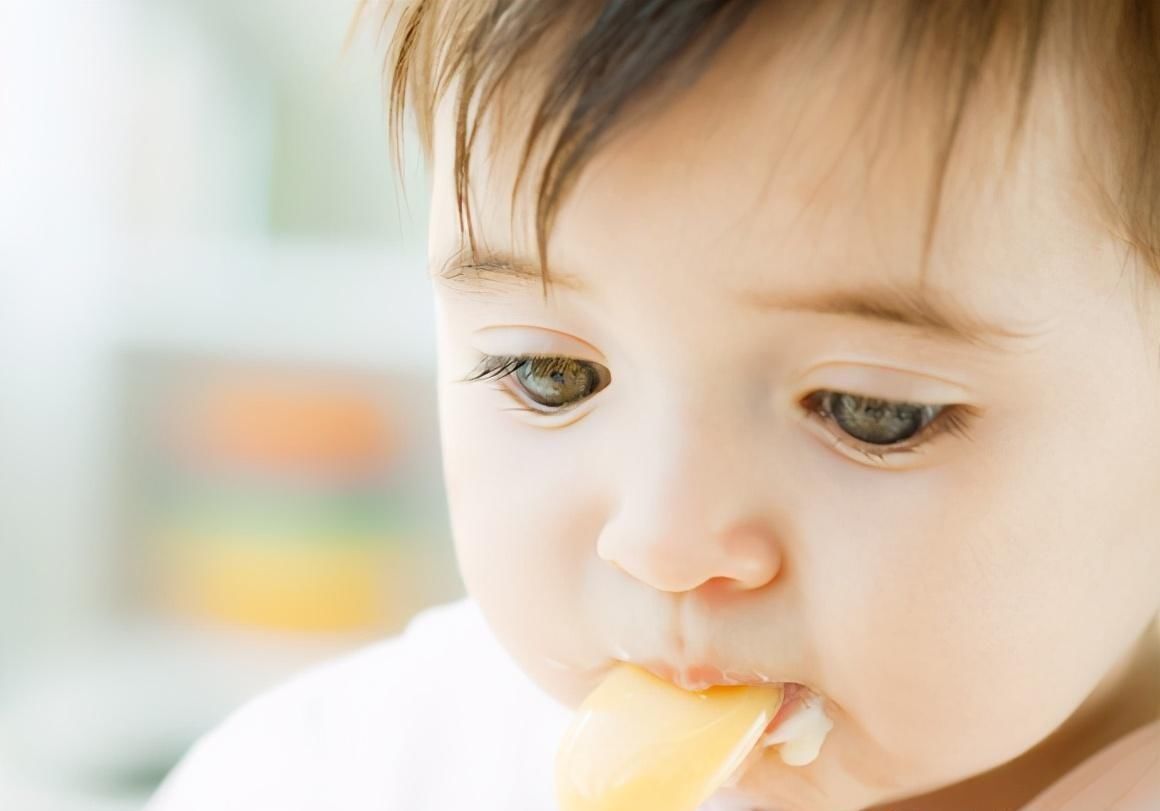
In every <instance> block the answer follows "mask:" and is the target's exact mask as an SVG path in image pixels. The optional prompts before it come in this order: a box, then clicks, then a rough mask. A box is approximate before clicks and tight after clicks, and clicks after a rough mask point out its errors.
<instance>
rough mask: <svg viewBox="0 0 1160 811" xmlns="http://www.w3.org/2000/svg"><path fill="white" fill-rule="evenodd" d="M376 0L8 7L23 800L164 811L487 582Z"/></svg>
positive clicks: (17, 677) (3, 482) (5, 618)
mask: <svg viewBox="0 0 1160 811" xmlns="http://www.w3.org/2000/svg"><path fill="white" fill-rule="evenodd" d="M354 12H355V2H354V0H338V1H337V2H336V0H53V1H52V2H33V1H32V0H0V808H3V809H13V810H14V811H39V810H41V809H43V810H45V811H71V810H72V809H84V810H85V811H101V810H103V809H118V811H120V810H121V809H139V808H141V807H142V806H143V805H144V801H145V799H146V798H147V797H148V795H149V794H150V793H151V791H152V790H153V788H154V787H155V786H156V785H157V783H158V782H159V781H160V780H161V778H162V777H163V776H164V775H165V774H166V772H167V771H168V770H169V769H170V768H171V767H172V766H173V765H174V763H175V762H176V761H177V760H178V759H179V758H180V756H181V755H182V753H183V752H184V751H185V750H186V748H187V747H188V746H189V745H190V743H191V742H192V741H193V740H194V739H195V738H196V737H197V736H198V735H200V734H201V733H202V732H204V731H205V730H207V729H208V728H209V727H211V726H213V725H214V724H216V723H217V722H218V721H220V720H221V719H222V717H223V716H224V715H225V714H226V713H227V712H229V711H230V710H231V709H232V708H234V707H236V706H237V705H238V704H239V703H240V702H242V701H244V700H245V699H246V698H248V697H249V696H251V695H253V694H254V693H256V692H258V691H260V690H261V689H263V688H265V687H267V686H269V685H271V684H273V683H275V682H277V681H280V680H282V679H284V678H286V677H287V676H288V675H289V674H291V673H293V672H295V671H297V670H299V669H301V668H303V667H306V666H308V665H310V664H311V663H313V662H317V661H319V660H321V659H324V658H328V657H331V656H334V655H336V654H338V653H341V652H342V651H344V650H348V649H350V648H353V647H356V646H359V645H362V644H365V643H366V642H368V641H370V640H372V639H375V638H378V637H381V636H383V635H387V634H391V633H394V632H396V631H398V630H400V629H401V628H402V627H403V626H404V625H405V623H406V622H407V620H408V619H409V618H410V617H411V616H412V615H413V614H414V613H415V612H416V611H418V610H420V609H422V608H423V607H425V606H428V605H432V604H435V603H439V602H445V601H447V600H451V599H455V598H457V597H458V596H460V594H461V593H462V587H461V584H460V582H459V580H458V578H457V575H456V573H455V569H454V564H453V558H452V553H451V545H450V539H449V530H448V527H447V523H446V520H447V519H446V514H445V503H444V496H443V492H442V490H441V481H440V470H439V457H438V448H437V436H436V421H435V399H434V339H433V323H432V313H431V302H430V297H429V295H428V289H427V283H426V278H425V273H424V259H423V247H424V245H423V243H424V230H425V222H424V216H425V208H426V199H425V196H426V182H425V178H424V177H423V172H422V167H421V165H420V162H419V161H418V160H417V158H416V156H415V155H414V154H410V153H409V154H408V155H407V156H406V159H405V162H406V163H407V164H408V170H407V172H406V173H405V174H406V176H407V181H408V182H407V188H406V194H405V195H404V194H403V191H402V187H401V186H400V183H399V182H398V179H397V178H396V176H395V174H394V172H393V169H392V164H391V160H390V150H389V146H388V143H387V138H386V127H385V115H384V112H383V104H382V96H381V92H380V71H379V65H380V59H381V53H382V42H381V38H382V37H383V36H385V33H386V32H383V31H381V30H380V26H379V24H378V21H377V20H374V19H371V18H368V19H366V20H364V21H363V22H362V23H361V25H360V26H359V27H358V28H357V29H356V31H355V33H354V34H353V36H352V37H351V38H350V40H349V42H348V41H347V40H348V28H349V26H350V24H351V22H352V17H353V15H354ZM404 197H405V199H404Z"/></svg>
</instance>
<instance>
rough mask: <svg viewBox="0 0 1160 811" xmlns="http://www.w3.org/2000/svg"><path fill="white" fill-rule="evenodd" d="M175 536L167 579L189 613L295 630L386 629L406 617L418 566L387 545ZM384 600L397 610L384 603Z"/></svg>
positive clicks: (174, 598) (171, 595)
mask: <svg viewBox="0 0 1160 811" xmlns="http://www.w3.org/2000/svg"><path fill="white" fill-rule="evenodd" d="M176 541H177V539H175V538H171V539H170V544H169V548H170V550H172V551H171V553H170V555H171V557H170V559H169V560H168V561H167V564H168V565H166V567H165V568H166V569H167V570H168V571H166V572H164V574H163V577H162V580H163V581H164V586H163V590H164V592H165V593H166V596H165V599H166V600H167V601H168V602H170V603H171V604H175V605H176V606H177V607H179V608H180V609H181V610H182V611H184V612H185V613H189V614H195V615H200V616H210V617H215V618H217V619H221V620H225V621H228V622H231V623H236V624H241V625H250V626H261V627H264V628H274V629H283V630H292V631H348V630H351V631H353V630H362V629H367V628H381V627H383V625H384V623H393V622H394V620H395V618H396V617H399V616H402V614H403V609H404V608H405V607H406V605H407V604H408V599H409V595H408V594H407V593H406V591H407V586H406V583H405V582H403V581H404V580H405V579H406V578H407V577H408V576H413V571H414V561H406V560H400V559H398V558H400V557H401V551H400V550H399V549H398V548H397V547H395V548H392V547H388V546H386V545H384V544H382V543H373V544H372V543H356V542H350V541H346V542H344V541H343V540H342V539H333V540H331V541H329V542H318V543H312V544H302V543H297V544H295V543H268V542H264V541H262V540H255V539H253V538H246V537H226V536H223V535H216V536H208V535H202V536H198V537H185V538H182V539H181V540H180V542H176ZM385 601H391V602H397V603H398V605H384V602H385Z"/></svg>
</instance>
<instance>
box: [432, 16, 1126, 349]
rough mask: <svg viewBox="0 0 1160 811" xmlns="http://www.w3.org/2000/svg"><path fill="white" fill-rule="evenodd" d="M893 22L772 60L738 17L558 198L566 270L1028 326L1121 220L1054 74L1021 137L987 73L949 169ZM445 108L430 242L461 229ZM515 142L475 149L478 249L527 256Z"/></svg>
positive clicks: (491, 139)
mask: <svg viewBox="0 0 1160 811" xmlns="http://www.w3.org/2000/svg"><path fill="white" fill-rule="evenodd" d="M882 36H883V35H882V31H880V30H877V29H875V28H874V27H873V26H867V27H866V28H863V29H859V30H857V31H851V32H847V35H846V36H843V37H840V38H838V39H831V40H820V39H819V38H816V37H808V36H807V37H801V38H800V43H799V44H798V45H797V46H795V47H791V48H788V49H778V50H776V51H775V53H776V56H773V57H770V56H769V55H768V52H769V48H768V34H767V33H766V32H763V31H761V30H760V26H750V27H749V28H747V29H745V30H744V31H743V32H742V34H741V35H740V36H738V37H737V38H736V40H735V41H733V42H731V43H730V45H729V46H728V47H727V48H726V49H725V50H724V51H723V52H722V53H721V54H720V55H719V56H718V58H717V59H716V60H715V61H714V62H713V64H712V65H711V66H710V68H709V69H708V70H707V71H706V72H705V73H704V74H703V75H702V76H701V78H700V79H699V81H698V82H697V83H696V84H695V85H694V86H693V87H691V88H689V89H688V90H686V91H684V92H683V93H681V94H680V95H678V96H677V97H676V98H675V99H674V100H672V101H671V102H669V103H666V104H664V105H663V106H659V107H652V108H647V107H646V108H642V112H641V114H640V115H638V116H635V117H633V118H631V119H628V120H627V124H626V126H625V127H623V128H621V129H619V130H617V131H616V133H615V135H614V137H612V138H611V139H610V140H609V141H608V142H607V143H605V144H603V145H602V148H601V149H600V150H599V151H598V152H597V153H596V155H595V157H594V158H593V160H592V161H591V162H590V163H589V164H588V165H587V166H586V168H585V170H584V171H583V172H582V174H581V176H580V178H579V180H578V183H577V185H576V186H575V188H573V189H572V191H571V192H570V194H569V195H568V197H567V198H566V199H565V201H564V203H563V205H562V206H561V209H560V213H559V216H558V219H557V222H556V226H555V229H554V231H553V233H552V235H551V240H550V245H549V247H550V252H549V257H550V260H551V261H550V265H551V267H552V268H553V270H555V269H556V268H559V269H560V270H561V271H564V270H567V271H568V272H571V273H575V274H576V275H578V276H582V277H583V278H584V279H585V281H586V282H590V283H591V285H590V286H592V287H594V288H597V289H603V290H606V291H611V290H614V289H618V290H620V291H626V290H629V289H632V288H633V287H637V288H640V289H651V290H653V291H654V292H655V293H657V294H658V295H664V291H703V292H704V293H706V294H709V293H720V294H721V295H724V296H730V295H731V296H736V295H737V294H738V293H745V292H747V291H753V290H764V291H769V292H770V293H773V292H785V293H792V294H803V295H804V294H809V293H812V292H816V291H819V290H823V289H827V288H833V287H835V286H838V285H844V286H846V287H850V286H858V285H860V284H863V283H871V282H873V283H881V282H887V283H889V284H891V285H895V286H897V287H898V288H900V289H907V288H913V289H919V288H920V286H921V285H925V286H926V287H927V288H928V289H932V290H936V291H944V292H946V293H947V294H948V295H951V296H953V297H955V298H956V299H958V300H959V301H961V302H962V303H963V304H964V305H965V307H966V309H969V310H974V311H977V312H978V313H980V315H984V314H987V315H993V316H994V319H992V320H995V321H999V322H1003V323H1007V324H1009V325H1011V326H1012V327H1013V328H1015V329H1018V328H1019V327H1020V325H1030V324H1034V323H1039V322H1041V321H1042V320H1045V319H1047V318H1050V317H1052V315H1053V314H1052V313H1050V312H1048V311H1047V304H1046V302H1045V300H1044V297H1043V295H1042V294H1043V289H1044V287H1045V286H1048V287H1052V288H1054V289H1064V288H1067V287H1069V286H1071V287H1072V288H1075V287H1080V288H1082V287H1083V286H1085V285H1086V286H1088V287H1089V288H1090V285H1091V284H1092V282H1093V273H1092V268H1093V265H1094V264H1095V265H1098V264H1099V263H1093V262H1092V259H1093V256H1095V255H1098V256H1104V255H1106V254H1107V252H1108V240H1107V236H1108V235H1107V234H1106V233H1105V231H1104V229H1102V228H1101V227H1100V226H1099V224H1098V223H1096V222H1095V221H1094V218H1093V217H1091V216H1090V214H1089V211H1088V208H1087V207H1085V205H1084V203H1083V186H1082V184H1081V183H1080V182H1079V179H1078V178H1079V175H1078V172H1077V171H1076V167H1075V164H1076V162H1075V160H1074V159H1073V144H1072V141H1071V140H1070V139H1069V138H1068V137H1066V135H1065V133H1067V132H1068V126H1067V120H1066V119H1067V117H1068V112H1067V111H1066V110H1065V105H1064V104H1062V102H1061V101H1060V98H1059V94H1058V93H1057V90H1056V86H1055V84H1054V83H1053V81H1052V77H1051V75H1050V71H1049V70H1048V71H1046V75H1043V76H1040V77H1038V78H1037V90H1036V92H1035V93H1034V94H1033V95H1032V97H1031V99H1030V104H1029V109H1028V115H1027V119H1026V125H1025V129H1024V131H1023V136H1022V137H1021V138H1020V139H1019V140H1018V141H1012V140H1011V134H1012V129H1011V126H1012V123H1013V118H1012V116H1013V111H1014V98H1013V97H1012V94H1011V93H1010V92H1008V91H1007V90H1006V89H1005V88H1003V87H1001V86H996V84H997V83H992V84H990V85H988V83H987V82H986V81H984V82H983V83H982V86H981V87H980V89H979V92H978V95H977V96H976V97H975V99H974V100H973V101H972V102H971V103H970V104H969V105H968V106H967V108H966V110H965V115H964V118H963V121H962V126H961V129H960V133H959V136H958V138H957V139H956V141H955V143H954V153H953V154H952V155H951V157H950V159H949V160H948V161H947V163H946V172H945V175H943V176H942V177H941V178H940V173H939V171H938V167H939V166H940V162H941V160H942V158H943V155H942V147H943V146H944V144H943V141H942V139H941V138H940V134H941V133H942V130H941V129H940V127H939V123H940V116H941V115H943V114H945V113H946V108H945V107H944V106H943V104H942V102H941V101H940V99H939V98H938V88H937V87H936V86H935V85H936V83H934V82H928V81H926V80H924V78H923V76H922V75H921V74H919V75H917V76H900V75H898V71H897V69H896V68H895V67H893V66H891V65H889V64H887V63H886V61H885V60H884V58H883V53H882V51H883V48H884V47H885V46H884V45H883V38H882ZM441 118H442V120H441V121H440V122H438V126H437V129H436V147H435V170H436V171H435V184H436V196H435V217H436V220H437V223H439V222H441V223H443V225H442V226H439V225H438V224H437V226H436V228H435V229H434V230H433V232H432V240H433V244H432V255H433V259H435V258H436V257H439V258H443V259H445V258H446V257H447V256H448V255H449V254H450V253H451V252H452V250H453V242H454V241H455V240H454V236H455V235H456V234H457V229H456V228H454V227H453V226H452V225H450V223H453V221H454V203H453V196H452V195H451V194H450V190H451V189H452V188H453V187H452V185H451V184H450V177H449V165H450V161H449V160H448V157H449V152H450V149H451V147H450V139H449V137H448V136H449V133H450V127H449V124H450V122H449V121H448V120H447V117H446V115H443V116H441ZM521 145H522V137H520V131H519V129H518V128H517V127H514V126H512V125H511V123H510V120H509V125H508V127H507V128H501V127H497V126H495V125H494V122H493V123H492V125H491V126H485V127H484V129H483V137H482V142H481V146H480V148H479V149H478V150H477V152H478V153H479V154H489V155H491V159H489V160H486V161H483V160H479V159H478V158H476V159H475V160H474V162H473V164H472V172H471V179H470V194H471V200H472V208H473V213H474V214H475V218H476V222H477V223H478V225H479V234H480V236H481V238H482V241H483V242H484V244H485V246H487V247H492V248H498V249H500V250H501V251H502V252H503V253H508V254H515V255H523V256H528V257H532V256H535V246H534V239H533V238H532V229H531V227H530V223H531V221H532V220H531V213H532V211H533V206H532V202H531V201H532V196H531V192H532V191H534V184H533V185H527V186H526V187H524V188H522V189H521V190H520V193H519V194H517V195H516V196H515V201H516V207H515V210H514V216H513V211H512V210H511V209H509V207H508V205H507V202H508V200H509V199H511V183H512V179H513V178H514V176H515V166H516V164H517V162H518V157H519V152H520V150H519V147H520V146H521ZM529 176H530V177H531V178H533V179H535V178H536V177H537V172H536V171H535V162H534V161H533V171H532V172H530V173H529ZM940 180H941V183H940V182H939V181H940ZM934 194H938V195H940V205H939V215H938V219H937V222H936V226H937V227H936V230H934V231H933V233H932V234H931V235H932V237H933V239H932V242H931V244H930V253H929V256H927V255H926V254H925V249H926V247H927V245H926V237H927V236H928V228H929V226H930V220H929V215H930V212H931V202H932V197H931V195H934ZM436 261H438V260H436ZM1037 306H1038V307H1039V309H1038V310H1037V309H1036V308H1037Z"/></svg>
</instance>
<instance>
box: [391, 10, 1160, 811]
mask: <svg viewBox="0 0 1160 811" xmlns="http://www.w3.org/2000/svg"><path fill="white" fill-rule="evenodd" d="M1121 6H1123V7H1124V8H1121ZM1137 6H1144V7H1146V9H1147V10H1144V11H1140V10H1137V11H1134V12H1132V11H1128V10H1127V9H1128V8H1129V7H1130V8H1132V9H1135V8H1136V7H1137ZM1158 42H1160V12H1158V11H1157V10H1156V9H1155V6H1154V5H1150V4H1147V3H1106V4H1105V3H1088V2H1083V1H1082V0H1075V2H1070V3H1063V2H1060V3H1055V4H1052V3H1045V2H1043V3H1034V2H1029V3H1010V4H1006V3H1003V4H1000V3H975V2H961V3H942V4H935V3H927V2H897V3H879V4H870V3H854V4H813V3H801V4H789V3H758V2H754V1H753V0H732V2H730V1H728V0H721V2H709V3H706V2H703V0H678V1H675V2H663V3H662V2H643V1H642V2H617V3H610V2H609V3H603V2H582V3H577V2H568V3H565V2H563V0H554V1H553V0H522V1H519V2H495V1H493V0H471V1H470V2H467V0H442V1H441V2H439V1H436V2H425V3H416V4H414V9H412V10H410V11H408V12H407V13H406V14H404V15H403V20H402V26H401V28H400V29H399V30H398V33H397V35H396V40H395V45H396V48H395V50H394V51H393V54H392V57H391V60H392V61H390V62H389V63H388V69H389V71H390V78H391V79H392V81H393V89H394V91H395V92H394V102H395V104H396V107H397V106H398V105H400V104H401V103H402V102H403V98H402V95H403V91H405V92H406V93H407V94H409V95H408V98H407V101H408V102H409V103H412V104H413V105H414V109H415V112H416V114H417V118H418V121H419V125H420V133H421V135H422V137H423V139H424V140H425V142H426V144H425V145H426V146H427V148H428V155H429V157H430V159H431V166H432V177H433V186H432V210H431V231H430V261H431V272H432V276H433V277H434V279H435V282H434V288H435V291H436V296H437V310H438V330H439V331H438V341H439V350H438V351H439V397H440V421H441V427H442V438H443V443H444V444H443V460H444V465H445V476H446V483H447V489H448V496H449V502H450V510H451V518H452V523H453V529H454V535H455V542H456V547H457V553H458V557H459V562H460V566H461V571H462V574H463V577H464V580H465V582H466V585H467V588H468V591H469V592H470V594H471V595H472V596H473V597H474V598H475V599H476V600H477V601H478V602H479V604H480V605H481V607H482V609H483V611H484V613H485V614H486V617H487V619H488V620H489V622H490V623H491V625H492V626H493V628H494V630H495V633H496V634H497V636H498V638H499V639H500V640H501V642H502V643H503V644H504V645H505V647H506V648H507V649H508V650H509V651H510V653H511V654H512V655H513V657H514V658H515V659H516V660H517V661H518V662H519V664H520V665H521V666H522V667H523V668H524V669H525V670H526V671H527V673H528V674H529V675H530V677H531V678H532V679H533V680H534V681H535V682H536V683H538V684H539V685H541V686H542V687H543V688H544V689H545V690H546V691H548V692H549V693H551V694H552V695H554V696H556V697H557V698H558V699H560V700H561V701H563V702H566V703H568V704H569V705H575V704H577V703H579V701H580V700H581V699H582V698H583V697H584V696H585V695H586V693H587V692H588V691H589V690H591V689H592V688H593V687H594V686H595V684H596V683H597V682H598V680H599V679H600V678H601V676H602V675H603V674H604V673H605V672H607V670H608V669H609V668H610V667H611V666H612V665H613V664H614V663H615V662H616V661H617V660H629V661H633V662H637V663H640V664H643V665H646V666H648V667H650V668H652V669H653V670H655V671H657V672H658V673H660V674H662V675H667V676H668V677H670V678H672V679H673V680H675V681H677V682H678V683H682V684H684V686H689V687H696V686H699V685H700V684H702V683H705V682H713V681H722V680H725V679H727V678H729V677H735V678H738V679H740V680H743V681H744V680H750V681H752V680H758V679H761V678H767V679H769V680H772V681H777V682H792V683H800V684H803V685H806V686H807V687H808V688H810V689H811V690H813V691H814V692H816V693H817V694H818V695H820V696H822V697H823V699H824V702H825V707H826V711H827V713H828V714H829V715H830V717H831V718H832V719H833V721H834V728H833V730H832V731H831V733H830V736H829V739H828V741H827V742H826V745H825V747H824V749H823V750H822V753H821V756H820V757H818V758H817V760H816V761H814V762H813V763H812V764H810V765H808V766H805V767H800V768H795V767H791V766H787V765H785V764H783V763H782V762H781V761H780V760H779V759H778V758H776V757H774V756H769V757H765V758H763V759H762V760H761V761H760V762H759V763H757V764H756V765H755V766H754V767H753V768H752V769H750V770H749V771H748V772H747V774H746V779H745V783H744V786H745V788H746V790H747V791H749V792H750V793H751V794H752V795H753V796H754V798H755V800H756V801H760V802H764V803H766V804H768V805H771V806H772V805H775V804H779V803H780V805H777V807H782V806H784V807H785V808H794V809H827V810H829V809H856V808H863V807H866V806H869V805H873V804H875V803H880V802H885V801H887V800H890V799H892V798H899V797H906V796H914V795H918V794H921V793H923V792H932V791H934V790H936V789H938V788H939V787H942V786H947V785H950V784H954V783H958V782H960V781H963V780H966V779H967V778H969V777H971V776H973V775H977V774H980V773H982V772H985V771H987V770H989V769H992V768H993V767H996V766H999V765H1000V764H1004V763H1007V762H1008V761H1012V760H1013V759H1016V758H1018V757H1019V756H1021V755H1023V754H1024V753H1025V752H1027V751H1028V750H1029V749H1031V748H1032V747H1034V746H1036V745H1037V744H1039V743H1040V742H1041V741H1043V740H1044V739H1046V738H1048V737H1049V736H1051V735H1052V733H1053V732H1055V731H1056V730H1057V728H1058V727H1060V725H1061V724H1063V723H1064V722H1065V721H1066V720H1067V719H1069V718H1071V717H1073V715H1074V714H1075V713H1076V712H1077V710H1081V709H1082V710H1083V711H1084V712H1086V713H1089V714H1090V717H1089V719H1088V720H1090V722H1091V723H1093V724H1098V723H1102V721H1100V720H1099V719H1101V718H1102V717H1103V716H1104V715H1106V714H1108V713H1111V712H1112V709H1111V708H1112V707H1113V706H1120V708H1121V710H1122V709H1123V707H1122V703H1117V702H1119V701H1120V698H1119V697H1121V696H1122V695H1123V691H1124V690H1125V689H1127V688H1126V687H1125V685H1126V683H1127V682H1126V680H1124V679H1122V678H1121V676H1122V675H1123V674H1124V673H1127V672H1128V671H1129V670H1130V667H1129V665H1131V663H1133V662H1135V661H1138V657H1139V651H1140V650H1141V649H1142V644H1143V643H1140V640H1141V639H1143V638H1144V637H1143V635H1144V633H1145V631H1146V629H1147V628H1148V626H1149V625H1150V623H1152V622H1153V620H1154V618H1155V617H1156V615H1157V611H1158V609H1160V585H1158V584H1160V497H1158V494H1160V354H1158V348H1160V322H1158V321H1157V319H1156V318H1155V316H1156V314H1157V313H1156V303H1157V301H1158V300H1160V293H1158V290H1160V285H1157V284H1156V281H1157V279H1160V268H1158V265H1160V262H1158V261H1157V260H1158V258H1160V212H1158V208H1157V206H1158V204H1160V152H1157V149H1158V148H1160V135H1158V133H1160V117H1158V112H1160V54H1158V53H1157V50H1156V47H1157V43H1158ZM468 664H469V663H468ZM1097 688H1098V689H1097ZM1076 717H1079V716H1076ZM1085 723H1087V721H1085ZM771 755H772V753H771Z"/></svg>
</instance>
